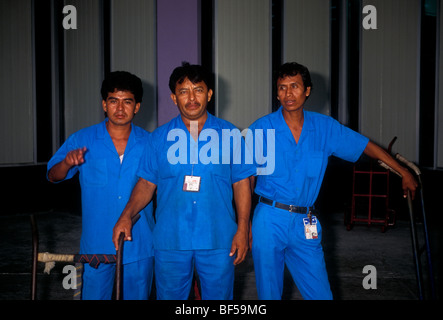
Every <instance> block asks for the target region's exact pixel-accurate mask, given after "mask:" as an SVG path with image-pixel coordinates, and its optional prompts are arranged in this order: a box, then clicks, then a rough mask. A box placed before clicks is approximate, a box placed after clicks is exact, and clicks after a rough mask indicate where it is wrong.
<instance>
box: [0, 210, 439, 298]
mask: <svg viewBox="0 0 443 320" xmlns="http://www.w3.org/2000/svg"><path fill="white" fill-rule="evenodd" d="M34 216H35V219H36V221H37V226H38V230H39V236H40V238H39V252H52V253H65V254H73V253H76V252H77V251H78V246H79V235H80V232H81V217H80V215H79V214H76V213H70V212H42V213H35V214H34ZM343 217H344V215H343V213H331V214H328V215H322V216H320V217H319V219H320V221H321V222H322V226H323V247H324V252H325V260H326V265H327V269H328V274H329V278H330V283H331V288H332V291H333V295H334V299H335V300H417V299H418V290H417V281H416V276H415V264H414V259H413V251H412V246H411V242H412V241H411V230H410V223H409V221H407V220H398V221H396V223H395V225H394V226H393V227H391V228H388V230H386V232H381V228H380V227H378V226H371V227H368V226H365V225H355V226H354V227H353V228H352V229H351V230H349V231H348V230H347V228H346V226H345V224H344V219H343ZM435 228H436V226H435ZM438 228H439V229H438V230H436V229H433V230H432V231H433V233H432V234H431V238H432V243H436V245H433V246H432V248H433V250H434V251H435V252H434V253H433V260H434V262H433V267H434V273H435V278H436V280H435V285H436V286H437V287H439V283H440V282H439V279H440V278H439V277H438V276H439V272H438V270H439V268H440V257H439V256H440V255H439V252H440V234H443V233H441V232H439V231H440V230H441V227H438ZM417 230H418V232H419V236H420V237H419V241H421V239H422V238H421V236H422V233H421V224H418V225H417ZM437 237H438V239H437ZM31 239H32V237H31V224H30V218H29V214H14V215H10V216H8V215H3V216H0V243H1V244H2V247H1V249H0V300H29V299H30V292H31V262H32V241H31ZM422 243H423V242H422ZM422 260H423V266H424V268H426V263H425V259H422ZM64 266H66V264H63V263H61V264H60V263H58V264H56V266H55V268H54V269H53V270H52V271H51V273H50V274H49V275H48V274H44V273H43V268H44V266H43V264H42V263H39V265H38V276H37V279H38V281H37V299H38V300H72V299H73V290H72V289H64V288H63V285H62V284H63V280H64V278H65V277H66V276H67V274H65V273H63V268H64ZM365 266H373V267H374V268H375V269H371V270H370V271H366V272H364V268H365ZM423 273H424V274H425V276H426V269H424V271H423ZM370 276H373V278H372V280H371V281H368V279H369V278H367V277H370ZM365 277H366V278H365ZM425 280H426V279H425ZM364 283H369V284H370V285H371V286H372V288H369V289H365V288H364V286H363V284H364ZM427 283H428V282H427V281H425V289H427V288H428V286H427ZM437 290H438V288H437ZM428 297H429V295H428V294H427V291H426V293H425V298H428ZM234 299H235V300H256V299H257V294H256V289H255V278H254V267H253V261H252V258H251V255H250V254H249V255H248V257H247V259H246V261H245V262H243V263H242V264H241V265H239V266H238V267H237V269H236V282H235V292H234ZM283 299H284V300H301V299H302V298H301V296H300V294H299V292H298V290H297V288H296V287H295V285H294V284H293V281H292V279H291V277H290V275H289V273H288V272H286V274H285V287H284V293H283Z"/></svg>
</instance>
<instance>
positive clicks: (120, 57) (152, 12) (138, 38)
mask: <svg viewBox="0 0 443 320" xmlns="http://www.w3.org/2000/svg"><path fill="white" fill-rule="evenodd" d="M156 62H157V61H156V1H155V0H113V1H112V2H111V71H117V70H124V71H128V72H131V73H133V74H135V75H136V76H138V77H139V78H140V79H141V80H142V82H143V101H142V104H141V108H140V112H139V113H138V114H137V115H136V117H135V118H134V123H135V124H137V125H139V126H140V127H142V128H144V129H146V130H148V131H153V130H154V129H155V128H156V127H157V107H156V105H157V97H156V96H157V92H156V91H157V90H156V80H157V79H156V71H157V67H156Z"/></svg>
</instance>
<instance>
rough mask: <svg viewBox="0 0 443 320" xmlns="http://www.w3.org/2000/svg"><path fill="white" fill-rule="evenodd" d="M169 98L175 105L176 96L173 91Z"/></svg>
mask: <svg viewBox="0 0 443 320" xmlns="http://www.w3.org/2000/svg"><path fill="white" fill-rule="evenodd" d="M171 99H172V101H173V102H174V104H175V105H177V96H176V95H175V94H173V93H171Z"/></svg>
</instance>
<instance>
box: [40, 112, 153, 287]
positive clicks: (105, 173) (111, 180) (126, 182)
mask: <svg viewBox="0 0 443 320" xmlns="http://www.w3.org/2000/svg"><path fill="white" fill-rule="evenodd" d="M107 121H108V119H105V120H104V121H102V122H101V123H99V124H96V125H93V126H90V127H87V128H84V129H81V130H79V131H77V132H76V133H74V134H72V135H71V136H70V137H69V138H68V139H67V140H66V142H65V143H64V144H63V145H62V146H61V147H60V149H59V150H58V151H57V152H56V153H55V155H54V156H53V157H52V158H51V160H50V161H49V163H48V166H47V168H48V169H47V172H49V170H50V169H51V168H52V167H53V166H54V165H55V164H57V163H59V162H61V161H63V159H65V157H66V155H67V154H68V152H69V151H71V150H75V149H80V148H83V147H86V148H87V151H86V153H85V155H84V159H85V162H84V163H83V164H81V165H78V166H74V167H72V168H71V169H70V170H69V172H68V174H67V176H66V178H65V179H64V180H67V179H70V178H72V177H73V176H74V175H75V174H77V173H79V181H80V186H81V199H82V235H81V240H80V253H81V254H116V251H115V247H114V244H113V242H112V232H113V228H114V225H115V223H116V222H117V220H118V219H119V217H120V215H121V213H122V212H123V209H124V208H125V206H126V204H127V202H128V200H129V197H130V195H131V192H132V189H133V187H134V186H135V184H136V183H137V181H138V177H137V175H136V171H137V168H138V165H139V161H140V158H141V156H142V154H143V152H144V149H145V147H146V142H147V138H148V136H149V133H148V132H147V131H145V130H143V129H142V128H140V127H137V126H135V125H132V130H131V134H130V136H129V139H128V142H127V145H126V149H125V153H124V156H123V160H122V162H121V160H120V158H119V155H118V153H117V150H116V148H115V146H114V143H113V142H112V139H111V136H110V135H109V133H108V131H107V129H106V122H107ZM153 225H154V222H153V207H152V203H150V204H148V205H147V206H146V207H145V208H144V209H143V210H142V211H141V212H140V218H139V220H138V221H137V223H136V224H135V225H134V227H133V230H132V241H127V242H125V245H124V250H123V263H124V264H127V263H132V262H136V261H139V260H144V259H147V258H150V257H153V254H154V252H153V240H152V228H153ZM152 267H153V266H152ZM140 276H141V277H145V274H143V275H140ZM97 290H99V289H97Z"/></svg>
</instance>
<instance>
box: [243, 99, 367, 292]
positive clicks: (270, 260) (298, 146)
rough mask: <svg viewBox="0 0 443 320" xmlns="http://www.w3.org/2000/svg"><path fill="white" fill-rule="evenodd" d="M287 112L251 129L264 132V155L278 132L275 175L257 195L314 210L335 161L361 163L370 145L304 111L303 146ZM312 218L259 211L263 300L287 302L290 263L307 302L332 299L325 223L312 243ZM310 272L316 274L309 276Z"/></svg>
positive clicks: (257, 254)
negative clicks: (284, 290)
mask: <svg viewBox="0 0 443 320" xmlns="http://www.w3.org/2000/svg"><path fill="white" fill-rule="evenodd" d="M282 109H283V107H280V108H279V110H277V111H276V112H274V113H271V114H269V115H267V116H265V117H262V118H260V119H258V120H257V121H255V122H254V123H253V124H252V125H251V126H250V128H249V129H251V130H252V132H255V130H257V129H261V130H263V135H264V137H265V138H264V139H263V141H264V147H263V149H264V153H263V154H266V153H267V152H268V151H269V149H268V144H269V143H270V140H269V141H268V133H269V132H268V131H267V130H268V129H270V130H275V131H274V133H275V144H274V146H275V170H274V172H272V174H268V175H258V176H257V182H256V187H255V192H256V193H257V194H258V195H259V196H263V197H265V198H267V199H271V200H273V201H277V202H280V203H283V204H287V205H294V206H300V207H312V206H314V204H315V201H316V199H317V196H318V193H319V191H320V188H321V184H322V181H323V177H324V174H325V171H326V167H327V164H328V158H329V156H331V155H333V156H336V157H338V158H341V159H344V160H347V161H350V162H355V161H357V160H358V159H359V158H360V156H361V154H362V153H363V151H364V149H365V148H366V146H367V144H368V142H369V139H368V138H366V137H364V136H362V135H361V134H359V133H357V132H355V131H353V130H351V129H349V128H347V127H345V126H343V125H341V124H340V123H339V122H337V121H336V120H334V119H333V118H331V117H328V116H325V115H322V114H318V113H315V112H309V111H306V110H304V111H303V112H304V123H303V129H302V132H301V135H300V138H299V141H298V143H297V142H296V141H295V139H294V137H293V135H292V132H291V130H290V129H289V127H288V125H287V124H286V121H285V120H284V118H283V113H282ZM271 142H272V141H271ZM267 156H268V157H269V154H268V155H267ZM259 162H260V161H259ZM258 166H260V165H258ZM307 213H308V212H306V213H303V214H300V213H291V212H289V211H285V210H282V209H279V208H275V206H270V205H266V204H263V203H259V205H257V207H256V209H255V212H254V217H253V225H252V236H253V247H252V254H253V259H254V265H255V270H256V281H257V288H258V293H259V298H260V299H280V298H281V282H282V277H283V274H282V271H281V270H282V266H283V265H284V263H286V265H287V266H288V269H289V270H290V271H291V274H292V276H293V278H294V281H295V282H296V283H297V287H298V289H299V290H300V292H301V293H302V295H303V297H304V298H305V299H329V298H331V297H332V295H331V294H330V289H329V283H328V279H327V274H326V269H325V264H324V257H323V250H322V247H321V226H320V222H319V221H318V219H317V230H318V234H319V236H318V239H306V238H305V235H304V226H303V218H306V217H307ZM277 265H278V266H279V267H277ZM271 268H272V269H271ZM310 268H312V272H308V271H307V269H310ZM274 272H275V274H274V275H273V277H272V278H274V279H275V280H273V281H271V280H269V279H270V276H269V274H270V273H274ZM277 279H278V280H277Z"/></svg>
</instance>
